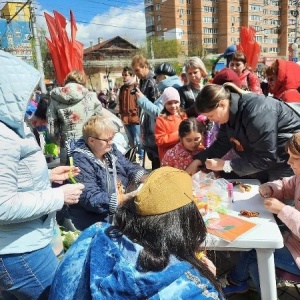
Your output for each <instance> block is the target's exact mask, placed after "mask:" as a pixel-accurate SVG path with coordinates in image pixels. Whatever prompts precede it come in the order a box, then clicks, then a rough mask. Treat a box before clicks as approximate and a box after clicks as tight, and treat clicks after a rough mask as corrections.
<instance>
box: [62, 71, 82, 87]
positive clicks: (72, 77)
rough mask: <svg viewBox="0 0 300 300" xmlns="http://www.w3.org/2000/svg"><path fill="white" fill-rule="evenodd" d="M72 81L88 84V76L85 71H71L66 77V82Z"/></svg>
mask: <svg viewBox="0 0 300 300" xmlns="http://www.w3.org/2000/svg"><path fill="white" fill-rule="evenodd" d="M70 82H75V83H78V84H81V85H83V86H86V76H85V74H84V73H83V72H81V71H78V70H73V71H72V72H70V73H69V74H68V75H67V77H66V79H65V84H67V83H70Z"/></svg>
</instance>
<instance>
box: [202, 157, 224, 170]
mask: <svg viewBox="0 0 300 300" xmlns="http://www.w3.org/2000/svg"><path fill="white" fill-rule="evenodd" d="M224 163H225V160H224V159H219V158H211V159H207V160H206V161H205V166H206V168H207V169H209V170H212V171H222V170H223V167H224Z"/></svg>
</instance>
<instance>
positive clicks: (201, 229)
mask: <svg viewBox="0 0 300 300" xmlns="http://www.w3.org/2000/svg"><path fill="white" fill-rule="evenodd" d="M166 199H167V201H166ZM206 233H207V231H206V227H205V224H204V221H203V219H202V217H201V214H200V213H199V211H198V209H197V207H196V205H195V204H194V202H193V190H192V178H191V177H190V176H189V175H188V174H187V173H186V172H184V171H182V170H178V169H175V168H171V167H161V168H159V169H157V170H155V171H154V172H152V173H151V174H150V176H149V177H148V179H147V181H146V182H145V184H144V185H143V187H142V188H141V190H140V191H139V192H138V194H137V196H136V198H135V199H131V200H128V202H126V203H124V204H123V205H122V206H121V207H119V209H118V210H117V212H116V215H115V222H114V225H113V226H110V225H108V224H104V223H97V224H95V225H93V226H91V227H89V228H88V229H87V230H85V231H84V232H82V234H81V235H80V236H79V238H78V240H77V241H76V242H75V243H74V244H73V245H72V246H71V248H70V249H69V250H68V252H67V253H66V255H65V256H64V258H63V260H62V262H61V264H60V267H59V269H58V271H57V272H56V277H55V279H54V282H53V284H52V291H51V295H50V298H49V300H52V299H55V300H62V299H66V297H67V296H68V297H67V298H68V299H76V300H81V299H91V298H92V299H184V300H186V299H197V300H201V299H203V300H204V299H205V300H207V299H211V300H213V299H214V300H217V299H224V298H223V296H222V291H221V289H220V287H219V285H218V283H217V281H216V278H215V267H214V265H213V264H212V262H211V261H210V260H209V259H208V258H207V257H206V256H205V255H203V256H202V257H201V258H199V251H201V248H200V247H201V244H202V243H203V242H204V240H205V238H206ZM74 262H76V263H74Z"/></svg>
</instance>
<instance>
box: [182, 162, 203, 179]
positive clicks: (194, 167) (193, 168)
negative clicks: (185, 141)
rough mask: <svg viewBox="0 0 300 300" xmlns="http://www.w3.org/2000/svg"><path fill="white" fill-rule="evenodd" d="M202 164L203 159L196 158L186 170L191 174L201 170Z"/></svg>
mask: <svg viewBox="0 0 300 300" xmlns="http://www.w3.org/2000/svg"><path fill="white" fill-rule="evenodd" d="M201 166H202V161H201V160H199V159H195V160H194V161H193V162H192V163H191V164H190V165H189V166H188V167H187V168H186V169H185V171H186V172H187V173H189V174H190V175H191V176H192V175H194V174H195V173H197V172H198V171H199V167H201Z"/></svg>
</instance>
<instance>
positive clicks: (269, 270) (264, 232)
mask: <svg viewBox="0 0 300 300" xmlns="http://www.w3.org/2000/svg"><path fill="white" fill-rule="evenodd" d="M239 181H241V182H243V183H247V184H250V186H251V191H250V192H244V193H242V192H241V191H240V190H239V188H238V186H235V187H234V200H235V201H234V203H233V204H232V205H231V210H232V211H231V212H230V214H232V215H234V216H238V215H239V212H240V210H252V211H257V212H259V217H257V218H246V220H248V221H250V222H253V223H256V224H257V225H256V226H255V227H254V228H252V229H250V230H249V231H248V232H246V233H244V234H243V235H241V236H240V237H238V238H237V239H236V240H234V241H233V242H227V241H224V240H222V239H220V238H218V237H216V236H214V235H211V234H208V236H207V239H206V241H205V247H206V249H208V250H216V251H221V250H225V251H246V250H250V249H253V248H254V249H255V250H256V253H257V261H258V271H259V277H260V288H261V299H262V300H276V299H277V288H276V275H275V265H274V255H273V252H274V249H278V248H282V247H283V238H282V235H281V232H280V230H279V228H278V225H277V223H276V222H275V219H274V216H273V214H272V213H271V212H270V211H268V210H267V209H266V208H265V207H264V205H263V198H262V197H261V196H260V195H259V193H258V187H259V184H260V183H259V181H258V180H255V179H253V180H239ZM243 218H244V217H243Z"/></svg>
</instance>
